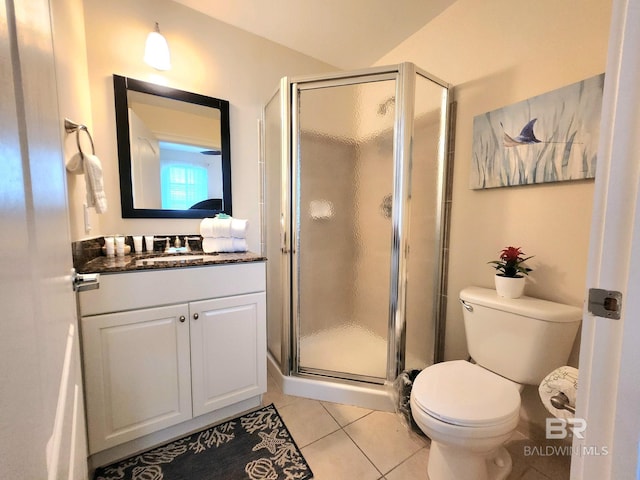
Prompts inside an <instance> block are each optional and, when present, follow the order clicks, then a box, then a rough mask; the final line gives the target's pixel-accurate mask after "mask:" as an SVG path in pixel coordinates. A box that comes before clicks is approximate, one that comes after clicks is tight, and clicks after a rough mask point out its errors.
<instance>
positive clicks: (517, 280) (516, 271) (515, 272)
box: [488, 247, 533, 298]
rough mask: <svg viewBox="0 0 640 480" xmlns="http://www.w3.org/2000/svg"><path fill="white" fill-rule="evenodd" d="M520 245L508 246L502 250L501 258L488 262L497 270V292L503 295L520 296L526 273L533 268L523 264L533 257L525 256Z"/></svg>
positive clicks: (509, 296)
mask: <svg viewBox="0 0 640 480" xmlns="http://www.w3.org/2000/svg"><path fill="white" fill-rule="evenodd" d="M525 255H526V254H525V253H524V252H523V251H522V250H521V249H520V247H506V248H504V249H502V251H501V252H500V260H493V261H491V262H488V263H490V264H493V265H494V268H495V269H496V270H497V272H498V273H496V276H495V282H496V292H498V295H500V296H501V297H506V298H518V297H520V296H522V293H523V291H524V283H525V275H529V272H531V271H532V269H531V268H529V267H526V266H525V265H523V263H524V262H526V261H527V260H529V259H530V258H533V256H529V257H525Z"/></svg>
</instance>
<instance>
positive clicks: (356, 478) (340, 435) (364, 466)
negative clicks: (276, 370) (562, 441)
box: [263, 377, 570, 480]
mask: <svg viewBox="0 0 640 480" xmlns="http://www.w3.org/2000/svg"><path fill="white" fill-rule="evenodd" d="M270 403H273V404H274V405H275V406H276V408H277V409H278V412H280V415H281V416H282V418H283V420H284V422H285V423H286V425H287V427H288V428H289V431H290V432H291V435H292V436H293V438H294V439H295V441H296V443H297V444H298V447H300V449H301V450H302V454H303V455H304V456H305V458H306V459H307V462H309V465H310V466H311V469H312V470H313V473H314V479H315V480H426V479H427V459H428V458H429V440H427V439H426V438H424V437H421V436H419V435H417V434H415V433H413V432H410V431H409V430H408V429H407V428H406V427H405V425H404V423H403V422H402V420H401V419H400V417H399V416H397V415H396V414H394V413H388V412H378V411H375V410H367V409H364V408H359V407H354V406H349V405H341V404H337V403H331V402H321V401H317V400H309V399H306V398H301V397H294V396H290V395H285V394H283V393H282V391H281V390H280V389H279V387H278V386H277V384H276V382H275V381H274V380H273V379H272V378H271V377H269V379H268V390H267V393H266V394H265V395H264V396H263V404H265V405H268V404H270ZM533 446H536V444H535V443H534V442H531V441H530V440H529V439H527V438H526V437H525V436H524V435H521V434H520V433H516V434H515V435H514V438H513V439H512V440H510V441H509V443H508V444H507V448H508V450H509V451H510V453H511V457H512V459H513V464H514V466H513V471H512V472H511V475H509V479H508V480H568V478H569V464H570V457H569V456H557V455H549V456H541V455H526V452H527V451H531V449H527V448H525V447H533Z"/></svg>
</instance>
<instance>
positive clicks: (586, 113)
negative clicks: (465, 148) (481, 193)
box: [469, 74, 604, 189]
mask: <svg viewBox="0 0 640 480" xmlns="http://www.w3.org/2000/svg"><path fill="white" fill-rule="evenodd" d="M603 87H604V74H601V75H597V76H595V77H591V78H588V79H586V80H583V81H581V82H577V83H574V84H572V85H568V86H566V87H562V88H559V89H557V90H553V91H551V92H548V93H545V94H542V95H538V96H536V97H532V98H530V99H528V100H524V101H522V102H519V103H516V104H513V105H509V106H506V107H503V108H500V109H497V110H493V111H490V112H487V113H484V114H482V115H477V116H476V117H474V119H473V145H472V160H471V173H470V178H469V187H470V188H472V189H484V188H494V187H507V186H515V185H531V184H537V183H546V182H560V181H567V180H584V179H588V178H594V177H595V171H596V157H597V152H598V138H599V134H600V114H601V110H602V91H603ZM523 125H524V126H523ZM534 129H535V131H534ZM516 132H520V133H518V134H516Z"/></svg>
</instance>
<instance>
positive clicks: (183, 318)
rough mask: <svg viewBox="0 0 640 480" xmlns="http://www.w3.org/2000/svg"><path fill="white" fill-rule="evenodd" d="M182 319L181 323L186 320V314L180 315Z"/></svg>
mask: <svg viewBox="0 0 640 480" xmlns="http://www.w3.org/2000/svg"><path fill="white" fill-rule="evenodd" d="M178 320H180V323H184V321H185V320H186V318H185V316H184V315H180V318H179V319H178Z"/></svg>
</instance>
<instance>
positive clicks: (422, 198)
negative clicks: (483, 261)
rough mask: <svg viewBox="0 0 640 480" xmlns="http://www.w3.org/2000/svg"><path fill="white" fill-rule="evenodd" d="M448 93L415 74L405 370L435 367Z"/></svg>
mask: <svg viewBox="0 0 640 480" xmlns="http://www.w3.org/2000/svg"><path fill="white" fill-rule="evenodd" d="M446 94H447V91H446V89H445V88H443V87H441V86H440V85H438V84H436V83H434V82H432V81H430V80H428V79H426V78H425V77H423V76H421V75H419V74H416V85H415V100H414V101H415V104H414V121H413V162H412V171H411V198H410V202H411V214H410V218H409V230H410V232H411V235H410V237H409V245H410V254H409V255H408V257H407V266H406V269H407V290H406V305H405V322H406V323H405V328H406V346H405V368H406V369H407V370H411V369H423V368H425V367H427V366H428V365H431V364H433V362H434V345H435V338H434V337H435V334H436V320H435V319H436V316H437V311H436V307H437V305H438V303H437V302H438V300H439V298H438V295H439V283H438V275H439V273H440V268H439V267H440V263H439V262H440V259H441V258H442V251H441V249H442V245H441V242H440V229H439V228H434V226H437V225H440V223H441V220H442V218H441V208H442V200H441V194H442V191H441V183H442V180H441V176H442V174H443V171H442V168H443V164H444V151H443V147H444V145H443V141H442V140H443V139H444V138H445V137H444V133H445V132H444V131H443V129H444V128H446V127H445V125H446V118H445V113H446V112H445V111H444V110H445V109H446V107H445V105H446Z"/></svg>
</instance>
